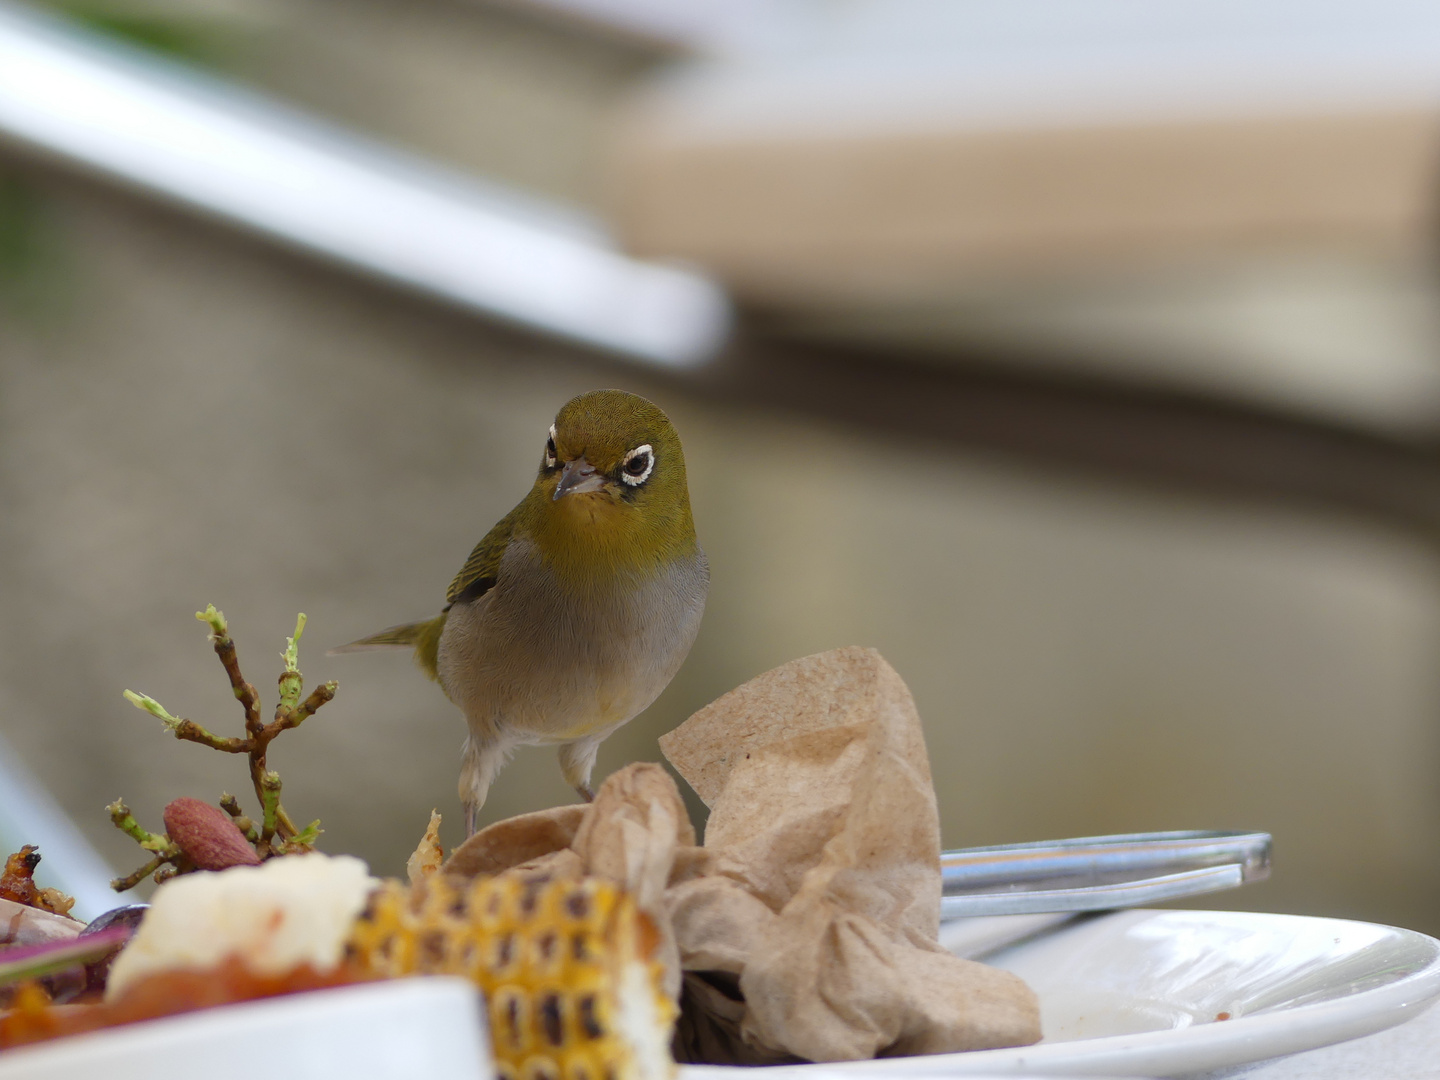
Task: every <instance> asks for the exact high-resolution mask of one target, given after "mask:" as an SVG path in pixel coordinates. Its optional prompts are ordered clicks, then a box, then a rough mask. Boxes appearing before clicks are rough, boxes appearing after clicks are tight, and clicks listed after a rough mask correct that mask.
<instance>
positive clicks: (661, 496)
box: [525, 390, 695, 569]
mask: <svg viewBox="0 0 1440 1080" xmlns="http://www.w3.org/2000/svg"><path fill="white" fill-rule="evenodd" d="M525 501H526V503H527V504H528V509H529V510H530V515H529V516H531V517H532V518H533V520H532V521H531V523H530V528H531V531H532V532H533V533H534V535H535V537H536V539H537V540H539V541H540V542H541V545H542V547H543V548H544V549H545V550H546V551H547V553H549V554H551V555H552V556H553V557H557V558H559V559H561V560H562V561H570V560H571V559H578V560H582V561H584V560H589V559H593V558H596V557H598V558H599V559H600V560H601V561H602V562H608V563H609V564H610V565H613V566H614V568H616V569H619V568H620V567H621V566H644V565H650V564H656V563H660V562H663V561H664V560H666V559H667V558H673V557H675V556H676V555H680V554H685V553H688V552H692V551H694V549H695V523H694V519H693V518H692V517H691V514H690V491H689V487H688V485H687V483H686V480H685V455H684V452H683V451H682V450H681V448H680V436H679V435H677V434H676V433H675V428H674V427H673V426H672V425H671V423H670V420H669V418H668V417H667V416H666V415H665V414H664V413H663V412H661V411H660V409H659V407H658V406H656V405H655V404H654V403H653V402H650V401H647V400H645V399H644V398H642V397H639V396H637V395H635V394H630V393H626V392H625V391H624V390H592V391H591V392H590V393H588V394H581V395H580V396H579V397H577V398H574V399H573V400H571V401H570V402H568V403H567V404H566V405H565V406H564V408H562V409H561V410H560V412H559V413H558V414H557V415H556V417H555V423H554V424H553V425H552V426H551V428H550V430H549V432H548V433H547V435H546V438H545V445H544V450H543V452H542V455H541V462H540V472H539V475H538V476H537V477H536V479H535V486H534V487H533V488H532V489H531V491H530V495H529V497H528V498H527V499H526V500H525Z"/></svg>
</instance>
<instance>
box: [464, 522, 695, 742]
mask: <svg viewBox="0 0 1440 1080" xmlns="http://www.w3.org/2000/svg"><path fill="white" fill-rule="evenodd" d="M707 581H708V574H707V572H706V569H705V564H704V556H703V555H701V554H699V553H698V552H697V553H696V556H695V557H694V558H693V559H687V560H682V561H680V562H677V563H674V564H672V565H670V566H668V567H665V568H663V569H661V570H659V571H658V572H656V573H655V574H653V575H649V576H647V577H646V578H644V579H642V580H640V581H635V580H633V579H630V580H626V581H624V582H620V583H617V584H616V585H615V586H614V587H613V588H600V589H598V590H597V589H595V588H594V587H592V588H591V591H589V592H588V593H587V594H586V595H583V596H581V595H577V594H576V592H574V591H572V590H568V589H566V588H564V587H563V586H562V585H561V583H560V582H558V581H557V580H556V578H555V576H554V575H553V574H552V573H551V572H550V571H549V569H548V568H547V567H546V566H545V565H544V564H543V563H542V562H541V561H540V560H539V558H538V557H537V556H536V555H535V553H534V549H533V547H532V546H531V545H530V544H528V543H526V542H524V541H516V542H514V543H512V544H511V547H510V549H509V550H508V551H507V552H506V554H505V560H504V563H502V566H501V573H500V574H499V575H498V580H497V582H496V585H495V587H494V588H492V589H491V590H490V591H489V592H487V593H486V594H485V595H483V596H482V597H480V599H479V600H477V601H475V602H473V603H465V604H456V605H455V606H454V607H452V608H451V609H450V611H449V613H448V615H447V617H446V621H445V629H444V633H443V634H442V636H441V639H440V654H439V671H440V680H441V684H442V685H443V686H444V687H445V692H446V693H447V694H448V695H449V696H450V698H451V699H452V700H453V701H454V702H455V703H456V704H457V705H459V706H460V708H461V709H462V710H464V712H465V716H466V719H467V721H468V722H469V725H470V729H471V732H472V733H473V735H474V736H476V737H478V738H479V739H481V740H482V741H486V742H489V741H492V740H494V741H501V742H508V743H525V744H544V743H567V742H572V741H574V740H577V739H583V738H587V737H594V738H601V737H603V736H604V735H606V734H608V733H609V732H610V731H612V730H614V729H615V728H617V727H619V726H620V725H621V724H623V723H625V722H626V721H627V720H629V719H630V718H631V717H633V716H635V715H636V714H637V713H639V712H641V711H642V710H643V709H645V708H646V707H647V706H648V705H649V704H650V703H651V702H652V701H654V700H655V698H656V697H658V696H659V694H660V691H662V690H663V689H664V688H665V686H666V685H667V684H668V683H669V682H670V680H671V678H672V677H673V676H674V674H675V672H676V671H677V670H678V668H679V667H680V664H681V663H682V662H683V661H684V659H685V656H686V654H687V653H688V652H689V651H690V646H691V644H692V643H693V642H694V640H695V634H696V632H697V631H698V629H699V625H700V615H701V613H702V611H703V609H704V603H705V591H706V584H707Z"/></svg>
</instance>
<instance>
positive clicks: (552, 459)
mask: <svg viewBox="0 0 1440 1080" xmlns="http://www.w3.org/2000/svg"><path fill="white" fill-rule="evenodd" d="M558 458H559V452H558V451H557V450H556V449H555V425H554V424H551V425H550V435H549V437H548V438H547V439H546V440H545V467H546V468H547V469H553V468H554V467H555V463H556V461H557V460H558Z"/></svg>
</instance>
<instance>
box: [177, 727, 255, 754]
mask: <svg viewBox="0 0 1440 1080" xmlns="http://www.w3.org/2000/svg"><path fill="white" fill-rule="evenodd" d="M170 730H171V731H173V732H174V733H175V737H176V738H177V739H181V740H183V741H184V742H193V743H199V744H200V745H202V746H208V747H210V748H211V749H212V750H223V751H224V752H225V753H227V754H247V753H249V752H250V746H251V740H250V739H237V738H234V737H230V736H222V735H212V734H211V733H210V732H208V731H206V730H205V729H204V728H203V727H201V726H200V725H199V724H197V723H196V722H195V721H194V720H181V721H180V722H179V723H177V724H174V725H172V726H171V728H170Z"/></svg>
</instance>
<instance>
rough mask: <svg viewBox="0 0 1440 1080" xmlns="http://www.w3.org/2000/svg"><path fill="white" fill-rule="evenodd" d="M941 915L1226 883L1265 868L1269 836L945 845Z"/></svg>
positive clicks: (1035, 909)
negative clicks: (954, 848) (947, 848)
mask: <svg viewBox="0 0 1440 1080" xmlns="http://www.w3.org/2000/svg"><path fill="white" fill-rule="evenodd" d="M940 869H941V879H942V881H943V883H944V897H943V899H942V901H941V917H942V918H947V919H949V918H959V917H961V916H972V915H1002V914H1033V913H1039V912H1051V911H1101V910H1105V909H1109V908H1120V907H1134V906H1137V905H1140V904H1154V903H1161V902H1163V901H1166V900H1174V899H1177V898H1179V897H1182V896H1193V895H1197V894H1199V893H1207V892H1215V891H1217V890H1220V889H1231V888H1234V887H1236V886H1238V885H1241V884H1244V883H1245V882H1247V881H1259V880H1261V879H1263V878H1265V877H1268V876H1269V874H1270V835H1269V834H1268V833H1254V832H1196V831H1187V832H1159V833H1127V834H1123V835H1119V836H1088V837H1078V838H1076V839H1072V840H1049V841H1041V842H1036V843H1025V844H1001V845H998V846H994V847H980V848H965V849H962V850H959V851H947V852H944V853H943V854H942V855H941V857H940Z"/></svg>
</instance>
